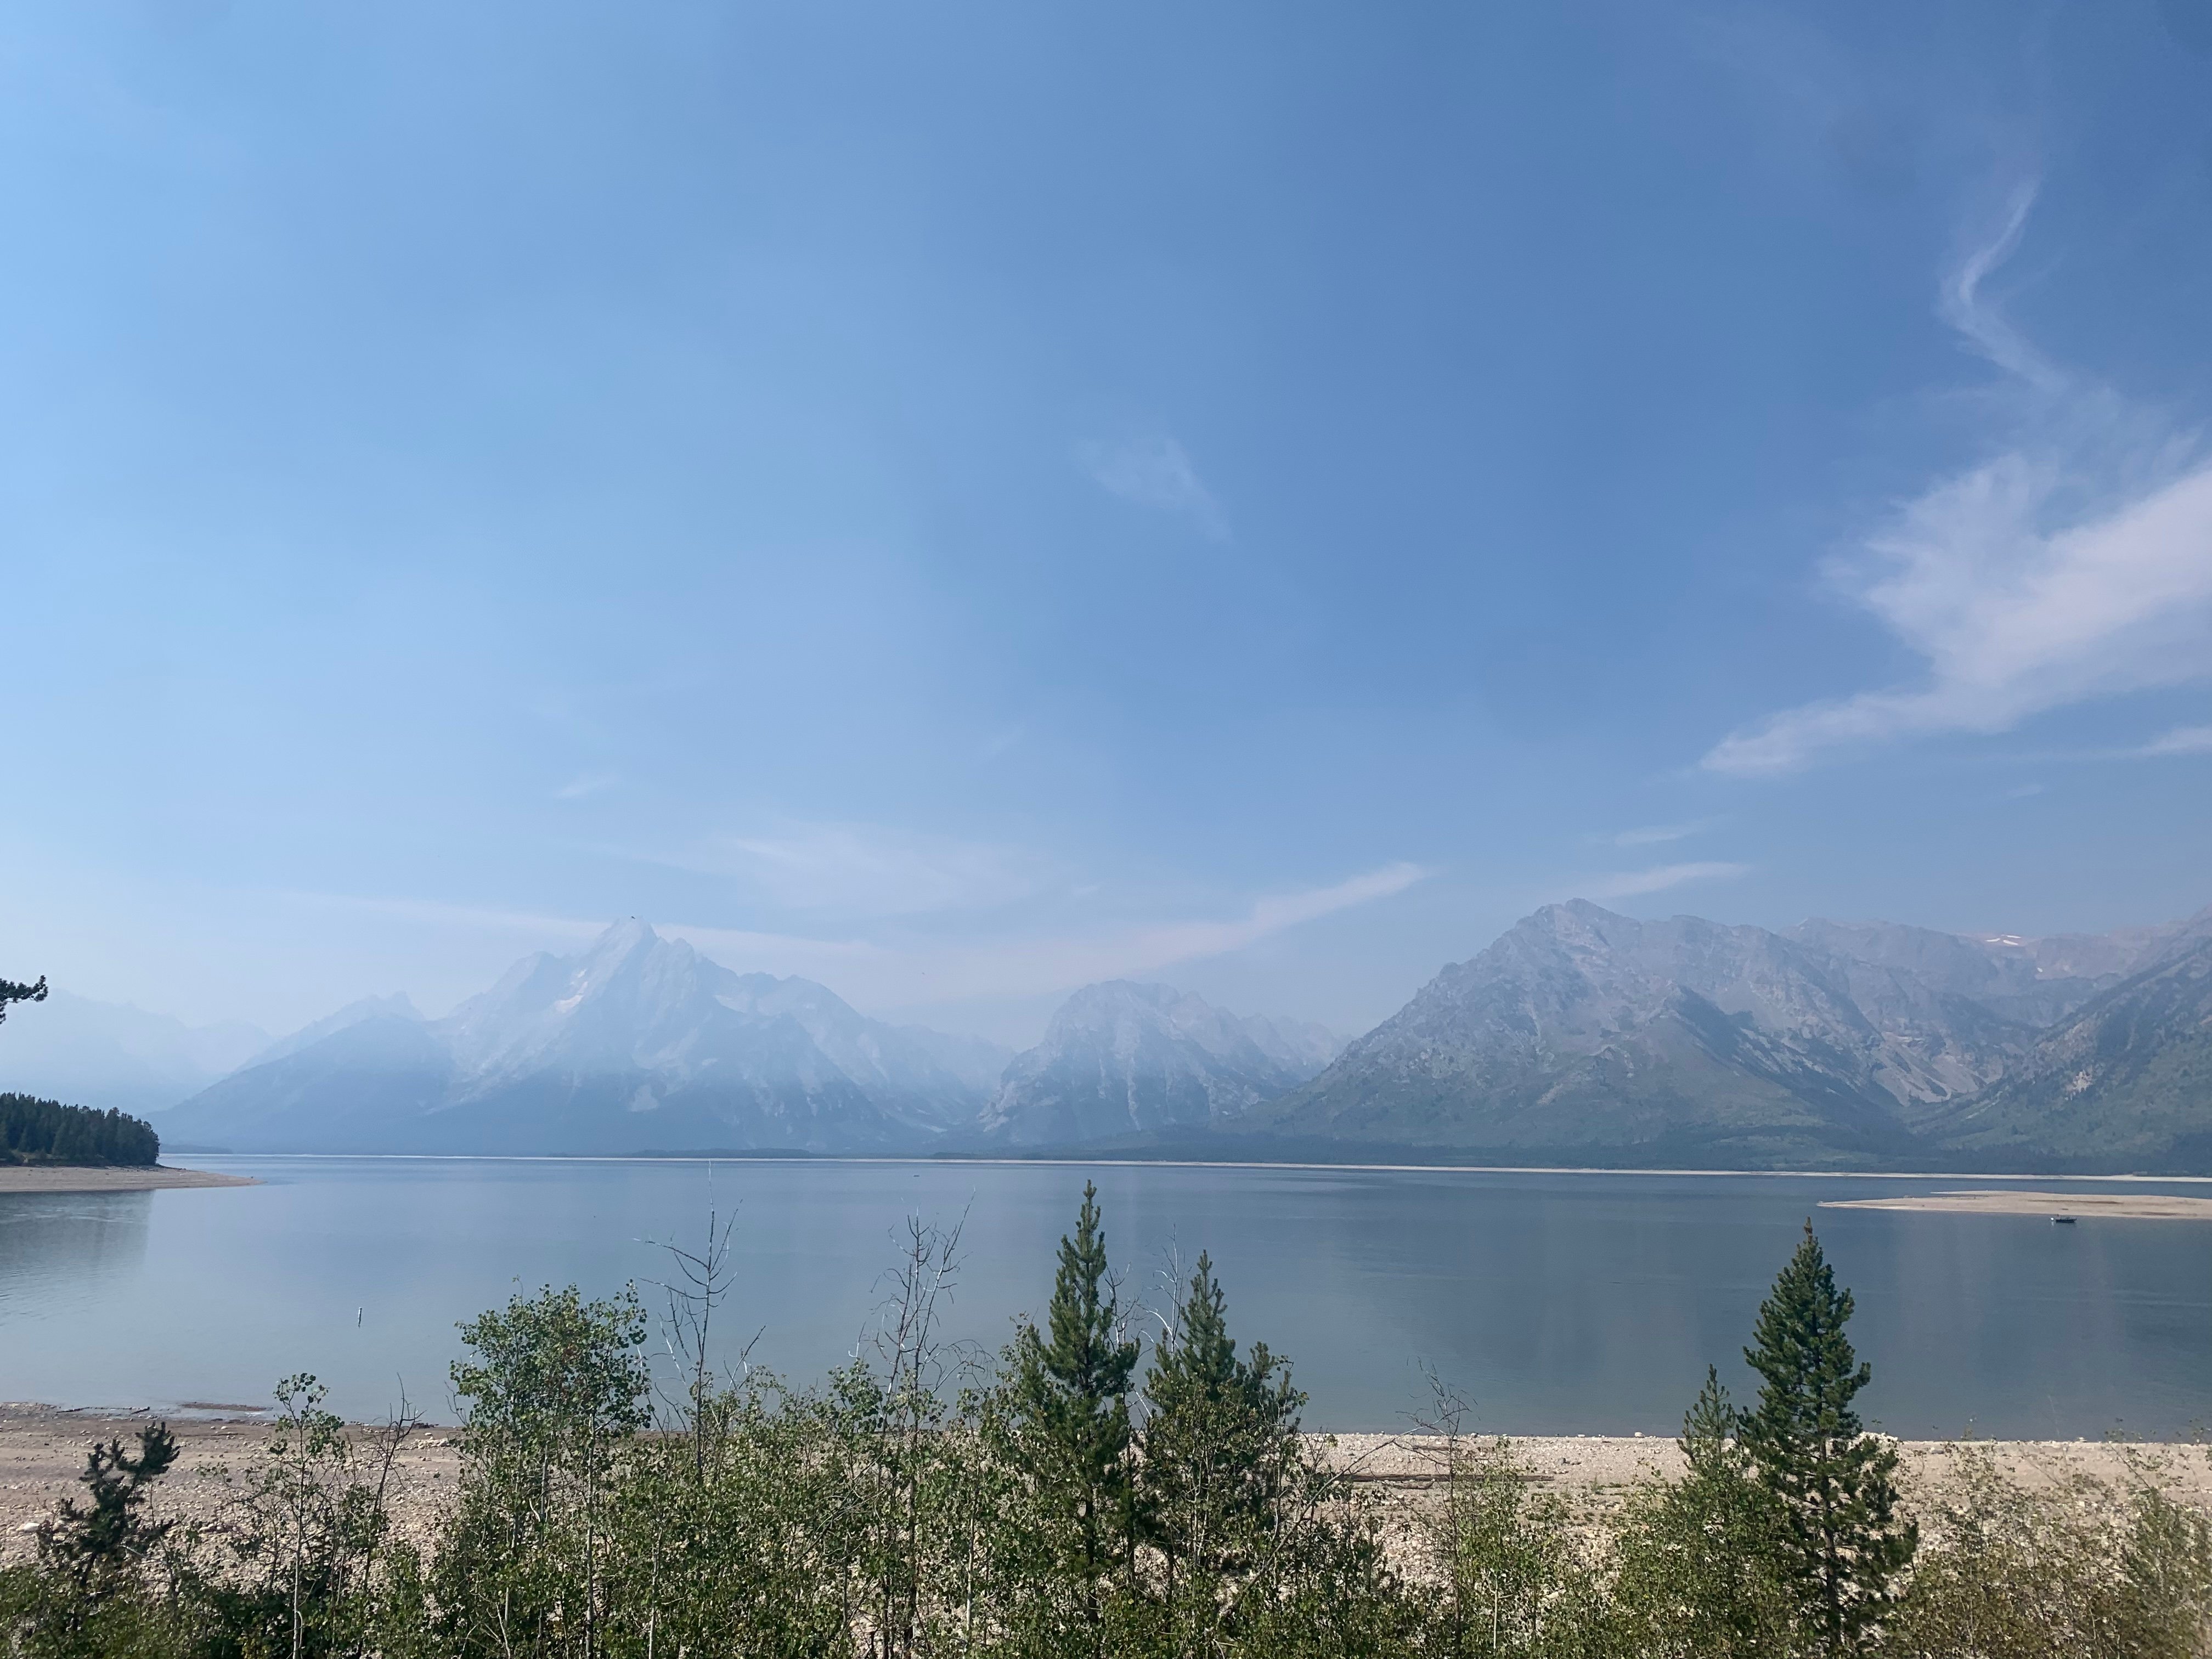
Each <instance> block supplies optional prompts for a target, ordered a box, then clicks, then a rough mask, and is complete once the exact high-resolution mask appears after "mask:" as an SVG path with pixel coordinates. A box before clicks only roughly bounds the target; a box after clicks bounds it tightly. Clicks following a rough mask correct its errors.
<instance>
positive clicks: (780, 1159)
mask: <svg viewBox="0 0 2212 1659" xmlns="http://www.w3.org/2000/svg"><path fill="white" fill-rule="evenodd" d="M199 1156H201V1157H204V1158H301V1159H307V1158H324V1159H337V1158H349V1159H356V1160H368V1159H381V1160H385V1161H387V1162H392V1163H407V1162H412V1163H429V1164H923V1165H929V1166H933V1167H937V1168H946V1167H951V1166H953V1165H957V1164H988V1165H993V1166H1000V1167H1007V1168H1044V1169H1055V1168H1057V1169H1071V1170H1101V1169H1106V1170H1352V1171H1355V1172H1367V1173H1373V1174H1402V1175H1576V1176H1583V1175H1590V1176H1697V1177H1699V1178H1701V1179H1719V1178H1729V1179H1741V1178H1747V1177H1748V1178H1753V1179H1759V1180H1798V1181H1813V1180H1817V1181H2096V1182H2150V1183H2157V1184H2172V1185H2191V1186H2209V1185H2212V1175H2159V1174H2155V1173H2152V1172H2148V1171H2142V1170H2131V1171H2129V1172H2127V1173H2124V1174H2106V1175H2087V1174H2081V1175H2077V1174H2073V1173H2070V1172H2068V1171H2064V1170H1706V1169H1695V1170H1692V1169H1681V1168H1676V1167H1670V1166H1668V1165H1664V1164H1661V1165H1655V1166H1651V1167H1645V1166H1642V1165H1638V1166H1633V1167H1631V1166H1628V1165H1624V1164H1352V1163H1320V1162H1315V1161H1311V1160H1293V1159H1288V1158H1129V1157H1127V1156H1123V1157H1118V1158H1117V1157H1107V1156H1101V1157H1097V1158H1077V1157H1067V1156H1059V1157H1053V1158H991V1157H980V1156H979V1157H969V1156H965V1155H961V1154H951V1153H944V1152H929V1153H921V1154H918V1155H911V1156H906V1157H898V1156H893V1155H890V1154H882V1153H878V1154H860V1153H836V1152H745V1151H742V1150H738V1151H731V1152H203V1153H201V1154H199Z"/></svg>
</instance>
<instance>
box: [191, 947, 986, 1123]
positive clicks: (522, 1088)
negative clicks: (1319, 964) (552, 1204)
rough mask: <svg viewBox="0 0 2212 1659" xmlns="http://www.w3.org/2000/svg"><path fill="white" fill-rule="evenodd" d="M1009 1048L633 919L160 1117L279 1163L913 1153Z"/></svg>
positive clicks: (955, 1119)
mask: <svg viewBox="0 0 2212 1659" xmlns="http://www.w3.org/2000/svg"><path fill="white" fill-rule="evenodd" d="M1007 1057H1008V1055H1007V1051H1006V1050H1005V1049H1002V1048H994V1047H992V1046H991V1045H988V1044H984V1043H981V1042H978V1041H977V1040H975V1039H972V1038H960V1037H948V1036H944V1035H942V1034H941V1033H939V1032H934V1031H926V1030H919V1029H917V1028H914V1027H906V1026H894V1025H888V1024H884V1023H882V1022H881V1021H878V1020H872V1019H869V1018H866V1017H865V1016H863V1015H861V1014H860V1013H859V1012H856V1011H855V1010H854V1008H852V1007H851V1006H849V1005H848V1004H847V1003H845V1002H844V1001H843V1000H841V999H840V998H838V997H837V996H836V994H833V993H832V992H830V991H829V990H828V989H826V988H825V987H822V986H819V985H817V984H815V983H813V982H812V981H810V980H804V979H779V978H777V977H775V975H769V974H738V973H733V972H732V971H731V970H730V969H726V968H724V967H722V966H720V964H719V963H714V962H711V961H709V960H708V958H706V957H702V956H701V955H699V954H698V952H697V951H694V950H693V949H692V948H691V947H690V945H687V944H684V942H683V941H681V940H678V939H662V938H660V937H659V935H658V934H656V933H654V932H653V929H652V928H650V927H647V926H646V925H645V924H644V923H643V922H641V921H626V922H621V923H618V924H617V925H616V926H615V927H611V928H609V929H608V930H607V931H606V933H604V934H602V935H601V936H600V938H599V939H598V941H597V942H596V943H594V944H593V945H592V947H591V948H590V949H589V950H588V951H585V952H584V953H583V954H582V955H580V956H577V957H555V956H549V955H546V954H544V953H540V954H538V955H536V956H532V957H525V958H524V959H523V960H522V961H520V962H518V963H515V965H514V966H513V968H511V969H508V970H507V974H506V975H504V976H503V977H502V978H501V980H500V981H499V982H498V983H497V984H496V985H495V986H493V987H491V988H490V989H489V990H488V991H486V992H484V993H483V994H482V995H481V996H477V997H472V998H471V999H470V1000H468V1001H466V1002H465V1003H463V1004H462V1005H461V1006H459V1008H457V1009H455V1010H454V1011H453V1012H452V1013H451V1014H449V1015H447V1017H446V1018H443V1019H436V1020H428V1019H424V1018H422V1016H421V1015H420V1014H418V1013H417V1012H416V1011H415V1009H414V1008H413V1007H412V1006H410V1004H408V1002H407V1001H406V1000H405V999H404V998H391V999H385V1000H370V1001H367V1002H362V1003H356V1004H355V1005H354V1006H352V1007H350V1008H348V1009H344V1010H342V1011H341V1012H339V1013H337V1014H336V1015H333V1016H331V1018H329V1019H327V1020H324V1021H321V1022H319V1024H317V1025H315V1026H310V1027H308V1028H307V1030H305V1031H302V1032H300V1033H297V1034H295V1036H292V1037H290V1038H288V1039H287V1040H286V1041H285V1042H282V1043H279V1044H277V1045H276V1046H275V1047H274V1048H270V1050H268V1051H267V1052H266V1053H265V1054H262V1055H261V1056H259V1057H258V1058H257V1059H256V1060H253V1061H252V1062H250V1063H248V1064H247V1065H246V1066H243V1067H241V1068H240V1070H238V1071H236V1072H234V1073H232V1074H231V1075H230V1076H228V1077H227V1078H224V1079H222V1081H221V1082H219V1083H216V1085H213V1086H212V1087H210V1088H208V1089H206V1090H204V1091H201V1092H200V1093H199V1094H197V1095H195V1096H193V1097H191V1099H189V1100H187V1101H185V1103H183V1104H182V1105H180V1106H179V1107H177V1108H176V1109H174V1110H173V1112H169V1113H165V1114H163V1115H161V1118H160V1119H159V1120H158V1121H157V1123H156V1127H158V1128H160V1129H161V1133H162V1135H163V1138H164V1139H166V1140H167V1141H168V1142H169V1143H170V1144H171V1145H173V1146H178V1145H182V1146H189V1145H203V1146H227V1147H232V1148H234V1149H239V1150H255V1151H263V1150H266V1151H285V1152H654V1151H682V1150H687V1149H697V1148H716V1149H722V1148H727V1149H746V1148H755V1149H757V1148H776V1149H781V1150H789V1151H803V1152H908V1151H915V1150H918V1149H920V1148H922V1147H924V1146H927V1145H929V1144H930V1143H932V1142H933V1141H934V1140H935V1139H938V1138H939V1137H940V1136H941V1135H942V1134H943V1133H945V1130H946V1129H947V1128H949V1127H951V1126H953V1125H955V1124H961V1123H965V1122H968V1121H971V1120H973V1119H974V1118H975V1115H976V1114H977V1113H978V1112H979V1111H980V1110H981V1106H982V1104H983V1102H984V1101H985V1099H986V1098H987V1097H988V1093H989V1090H990V1088H991V1085H992V1083H993V1082H994V1080H995V1077H996V1074H997V1073H998V1072H999V1071H1000V1069H1001V1068H1002V1067H1003V1066H1004V1065H1005V1063H1006V1059H1007Z"/></svg>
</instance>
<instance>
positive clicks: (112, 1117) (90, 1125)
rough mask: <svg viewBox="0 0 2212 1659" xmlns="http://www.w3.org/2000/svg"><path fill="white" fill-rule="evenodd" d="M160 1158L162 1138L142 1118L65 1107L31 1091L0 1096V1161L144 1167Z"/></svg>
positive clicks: (84, 1108)
mask: <svg viewBox="0 0 2212 1659" xmlns="http://www.w3.org/2000/svg"><path fill="white" fill-rule="evenodd" d="M159 1158H161V1136H159V1135H157V1134H155V1133H154V1128H153V1126H152V1125H151V1124H149V1123H148V1122H147V1121H145V1120H144V1119H143V1118H136V1117H131V1116H130V1115H128V1114H126V1113H123V1112H118V1111H115V1110H112V1109H110V1110H107V1111H104V1112H103V1111H97V1110H94V1109H93V1108H91V1107H89V1106H64V1105H63V1104H62V1103H61V1102H59V1101H58V1100H40V1099H39V1098H38V1097H36V1096H33V1095H18V1094H0V1164H112V1165H117V1166H120V1167H124V1168H131V1169H143V1168H146V1167H148V1166H149V1165H151V1164H154V1163H155V1161H156V1160H157V1159H159Z"/></svg>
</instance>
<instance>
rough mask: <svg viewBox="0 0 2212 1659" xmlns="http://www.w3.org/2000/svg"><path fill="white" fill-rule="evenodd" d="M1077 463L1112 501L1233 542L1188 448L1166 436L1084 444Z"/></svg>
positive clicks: (1224, 516)
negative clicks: (1174, 517)
mask: <svg viewBox="0 0 2212 1659" xmlns="http://www.w3.org/2000/svg"><path fill="white" fill-rule="evenodd" d="M1075 459H1076V460H1077V461H1078V462H1079V463H1080V464H1081V465H1082V467H1083V470H1084V471H1085V472H1087V473H1089V474H1090V475H1091V482H1092V483H1096V484H1097V486H1098V487H1099V488H1100V489H1103V490H1105V491H1106V492H1107V493H1108V494H1109V495H1119V496H1120V497H1121V499H1122V500H1123V501H1133V502H1134V503H1135V504H1136V505H1138V506H1139V507H1152V508H1154V509H1156V510H1157V511H1159V512H1162V513H1179V514H1181V515H1182V516H1183V517H1185V518H1187V519H1188V520H1191V522H1192V523H1194V524H1195V525H1196V526H1198V527H1199V529H1200V530H1201V531H1203V532H1205V533H1206V535H1208V536H1210V537H1212V538H1213V539H1214V540H1215V541H1226V540H1228V539H1229V519H1228V515H1227V514H1225V513H1223V511H1222V510H1221V503H1220V502H1219V501H1216V500H1215V499H1214V498H1213V492H1212V490H1210V489H1207V488H1206V485H1205V483H1204V482H1203V481H1201V480H1200V477H1199V476H1198V469H1197V468H1196V467H1194V466H1193V465H1191V460H1190V457H1189V456H1188V454H1186V453H1184V452H1183V447H1182V445H1181V444H1179V443H1177V442H1176V441H1175V440H1174V439H1173V438H1170V437H1169V436H1167V435H1165V434H1164V433H1158V434H1154V435H1151V436H1148V437H1141V438H1127V439H1124V440H1122V441H1120V442H1117V443H1101V442H1097V441H1085V442H1083V443H1079V444H1078V445H1076V447H1075Z"/></svg>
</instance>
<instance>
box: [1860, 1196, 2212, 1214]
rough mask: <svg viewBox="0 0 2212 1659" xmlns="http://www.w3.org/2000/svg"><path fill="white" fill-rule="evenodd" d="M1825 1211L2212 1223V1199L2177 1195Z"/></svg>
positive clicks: (1898, 1202)
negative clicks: (1902, 1211)
mask: <svg viewBox="0 0 2212 1659" xmlns="http://www.w3.org/2000/svg"><path fill="white" fill-rule="evenodd" d="M1820 1208H1822V1209H1824V1210H1917V1211H1920V1212H1924V1213H1927V1214H1931V1215H2011V1216H2023V1215H2025V1216H2048V1217H2050V1218H2051V1219H2052V1220H2054V1221H2055V1220H2057V1219H2059V1218H2062V1217H2063V1218H2065V1219H2067V1220H2069V1221H2071V1220H2088V1219H2109V1220H2115V1221H2212V1198H2185V1197H2182V1196H2180V1195H2179V1194H2173V1193H2112V1194H2106V1193H2037V1192H1995V1193H1989V1192H1955V1193H1926V1194H1897V1195H1895V1196H1893V1197H1889V1198H1824V1199H1822V1200H1820Z"/></svg>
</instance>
